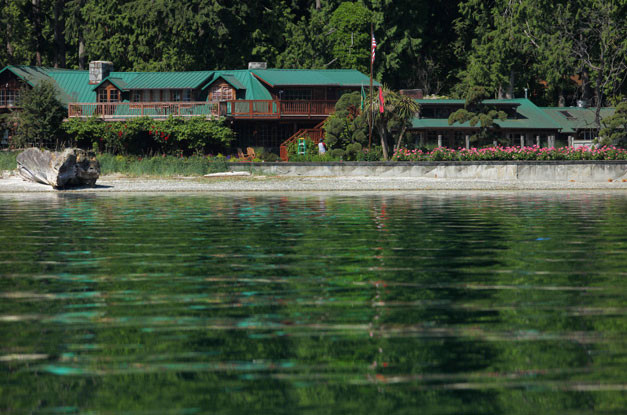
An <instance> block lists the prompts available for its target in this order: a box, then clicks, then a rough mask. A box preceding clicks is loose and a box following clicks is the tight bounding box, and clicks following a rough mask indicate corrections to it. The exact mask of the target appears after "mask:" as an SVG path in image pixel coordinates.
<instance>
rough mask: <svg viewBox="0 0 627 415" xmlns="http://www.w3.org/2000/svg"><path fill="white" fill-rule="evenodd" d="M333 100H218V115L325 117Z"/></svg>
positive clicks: (333, 107)
mask: <svg viewBox="0 0 627 415" xmlns="http://www.w3.org/2000/svg"><path fill="white" fill-rule="evenodd" d="M334 111H335V101H279V100H246V99H241V100H235V101H225V102H220V115H223V116H227V117H233V118H248V119H251V118H326V117H327V116H329V115H331V114H333V112H334Z"/></svg>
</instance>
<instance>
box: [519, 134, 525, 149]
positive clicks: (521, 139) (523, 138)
mask: <svg viewBox="0 0 627 415" xmlns="http://www.w3.org/2000/svg"><path fill="white" fill-rule="evenodd" d="M520 146H521V147H524V146H525V135H524V134H521V135H520Z"/></svg>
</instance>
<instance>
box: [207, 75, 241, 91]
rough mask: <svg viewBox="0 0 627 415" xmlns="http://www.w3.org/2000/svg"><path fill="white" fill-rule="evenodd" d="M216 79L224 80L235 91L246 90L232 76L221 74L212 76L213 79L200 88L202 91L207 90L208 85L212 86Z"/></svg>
mask: <svg viewBox="0 0 627 415" xmlns="http://www.w3.org/2000/svg"><path fill="white" fill-rule="evenodd" d="M218 79H224V81H226V83H228V84H229V85H231V86H232V87H233V88H235V89H246V87H245V86H244V85H243V84H242V83H241V82H240V81H239V80H238V79H237V78H236V77H235V76H234V75H230V74H222V75H218V76H214V77H213V79H212V80H211V81H209V82H208V83H207V85H205V86H203V87H202V89H206V88H208V87H209V85H211V84H213V83H214V82H215V81H217V80H218Z"/></svg>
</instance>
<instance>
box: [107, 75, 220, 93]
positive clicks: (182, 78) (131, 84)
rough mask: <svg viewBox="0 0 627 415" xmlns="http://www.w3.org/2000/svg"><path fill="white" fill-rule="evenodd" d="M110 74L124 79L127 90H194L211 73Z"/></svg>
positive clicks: (205, 80) (202, 83)
mask: <svg viewBox="0 0 627 415" xmlns="http://www.w3.org/2000/svg"><path fill="white" fill-rule="evenodd" d="M133 74H134V76H132V77H130V79H129V73H128V72H111V74H110V75H109V76H110V77H115V78H122V79H126V82H127V85H126V87H127V89H129V90H130V89H195V88H199V87H201V86H202V85H204V83H205V82H207V79H209V77H211V76H212V75H213V71H193V72H133Z"/></svg>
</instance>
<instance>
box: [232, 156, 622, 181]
mask: <svg viewBox="0 0 627 415" xmlns="http://www.w3.org/2000/svg"><path fill="white" fill-rule="evenodd" d="M229 167H230V169H231V171H254V172H256V173H258V174H271V175H281V176H388V177H425V178H444V179H478V180H517V181H552V182H554V181H571V180H573V181H576V182H607V181H609V180H623V179H625V180H627V161H501V162H472V161H439V162H415V163H412V162H332V163H229Z"/></svg>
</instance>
